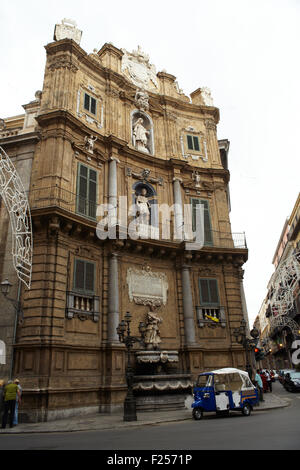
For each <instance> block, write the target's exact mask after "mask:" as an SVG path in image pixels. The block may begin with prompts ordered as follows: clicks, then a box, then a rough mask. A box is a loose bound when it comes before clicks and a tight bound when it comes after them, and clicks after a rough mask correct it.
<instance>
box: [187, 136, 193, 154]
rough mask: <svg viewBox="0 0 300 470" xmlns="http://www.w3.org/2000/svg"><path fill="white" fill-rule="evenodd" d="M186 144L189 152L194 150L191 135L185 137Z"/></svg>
mask: <svg viewBox="0 0 300 470" xmlns="http://www.w3.org/2000/svg"><path fill="white" fill-rule="evenodd" d="M187 143H188V148H189V149H190V150H194V147H193V138H192V136H191V135H188V136H187Z"/></svg>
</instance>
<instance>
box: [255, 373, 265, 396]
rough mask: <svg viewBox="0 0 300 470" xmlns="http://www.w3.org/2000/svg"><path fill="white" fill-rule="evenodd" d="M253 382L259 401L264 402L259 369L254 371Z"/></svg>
mask: <svg viewBox="0 0 300 470" xmlns="http://www.w3.org/2000/svg"><path fill="white" fill-rule="evenodd" d="M254 381H255V384H256V386H257V388H258V391H259V401H265V400H264V394H263V383H262V380H261V376H260V373H259V369H257V371H256V374H255V378H254Z"/></svg>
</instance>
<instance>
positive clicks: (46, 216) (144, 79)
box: [0, 24, 248, 420]
mask: <svg viewBox="0 0 300 470" xmlns="http://www.w3.org/2000/svg"><path fill="white" fill-rule="evenodd" d="M65 26H66V25H65V24H62V25H57V27H56V33H55V36H54V37H55V40H54V41H53V42H51V43H50V44H48V45H47V46H46V47H45V49H46V54H47V61H46V67H45V75H44V84H43V89H42V92H41V93H40V94H39V96H38V102H36V103H35V104H36V105H37V106H38V112H37V114H35V115H34V118H33V119H34V120H35V121H34V122H35V124H34V127H33V129H32V131H33V132H34V138H36V141H35V142H34V152H33V154H32V160H31V161H32V167H31V166H30V191H29V201H30V207H31V215H32V222H33V237H34V249H33V267H32V282H31V288H30V290H29V289H25V288H23V290H22V293H21V300H22V321H18V322H17V324H18V325H17V330H16V335H15V339H14V341H13V342H14V375H15V376H18V378H19V379H20V381H21V383H22V386H23V389H24V400H23V410H22V413H23V415H24V419H31V420H47V419H48V420H49V419H54V418H57V417H59V416H61V415H62V416H66V414H68V413H69V414H74V413H79V412H82V411H87V410H88V411H90V412H91V411H95V412H96V411H99V410H100V411H111V410H114V409H115V408H117V407H119V406H122V405H123V401H124V397H125V394H126V389H127V385H126V381H125V368H126V353H125V348H124V345H123V344H122V343H121V342H120V339H119V335H118V333H117V327H118V325H119V323H120V322H121V321H122V320H123V319H124V315H125V313H126V312H127V311H129V312H130V313H131V315H132V325H131V328H132V332H133V333H134V334H135V335H138V334H139V331H138V330H139V325H140V323H141V322H145V321H146V318H147V315H148V313H149V309H150V311H152V312H154V313H155V314H156V315H158V316H159V319H160V322H159V323H160V324H159V344H158V343H157V344H155V347H154V348H153V349H156V347H159V348H160V350H161V351H175V352H176V357H177V358H178V359H177V363H176V371H177V372H178V371H179V372H181V374H183V375H184V376H185V379H188V383H191V382H192V381H193V380H194V378H195V377H196V376H197V374H198V373H200V372H202V371H203V370H210V369H217V368H220V367H227V366H232V367H238V368H245V355H244V350H243V348H242V347H241V346H240V345H239V344H238V343H236V340H235V337H234V335H233V330H234V329H235V328H237V327H239V326H240V322H241V320H242V319H243V318H244V317H245V315H246V313H245V306H244V301H243V289H242V283H243V281H242V278H243V270H242V265H243V264H244V263H245V262H246V261H247V256H248V251H247V247H246V243H245V237H244V235H243V234H242V235H238V234H232V232H231V226H230V217H229V212H230V200H229V189H228V183H229V171H228V148H229V142H228V141H226V140H223V141H220V142H218V139H217V124H218V121H219V111H218V109H217V108H216V107H215V106H214V105H213V102H212V98H211V96H210V93H209V91H208V90H207V89H205V88H202V89H200V88H199V89H197V90H196V91H194V92H193V93H191V97H188V96H186V95H185V94H184V93H183V92H182V91H181V90H180V88H179V87H178V84H177V82H176V77H175V76H173V75H171V74H169V73H167V72H158V73H156V70H155V67H154V66H153V65H152V64H151V63H150V61H149V57H148V56H147V55H146V54H145V53H144V52H143V51H142V50H141V49H140V48H138V49H137V50H136V51H133V52H131V53H130V52H128V51H126V50H124V49H118V48H117V47H115V46H113V45H112V44H104V45H103V46H102V48H101V49H100V50H99V51H94V52H93V53H91V54H87V53H86V52H85V51H84V50H83V49H82V48H81V47H80V45H79V42H80V34H79V33H78V30H77V28H76V27H75V26H74V25H72V24H71V25H69V26H68V28H67V29H66V27H65ZM32 106H33V105H32ZM29 111H30V110H29V109H27V110H26V115H25V117H27V113H28V112H29ZM18 132H19V131H18ZM20 135H21V134H20ZM32 137H33V136H32ZM19 139H22V137H19ZM23 139H24V134H23ZM0 145H2V146H3V148H5V149H6V151H7V152H8V153H10V150H11V149H12V147H10V145H9V142H8V141H7V137H6V136H5V135H3V134H2V135H1V141H0ZM20 171H21V170H20ZM169 208H171V209H170V210H169ZM199 208H201V210H200V211H198V209H199ZM199 213H200V214H201V218H200V220H201V224H200V225H201V228H202V232H201V233H202V238H201V240H200V245H199V243H198V242H199V240H198V239H197V230H196V229H197V228H198V225H197V221H198V218H197V214H199ZM3 217H4V216H3ZM2 225H5V224H4V222H3V224H2ZM195 234H196V235H195ZM195 236H196V239H197V240H196V241H197V243H195ZM4 271H5V270H4ZM4 271H3V270H2V276H4V275H6V276H7V275H8V274H7V273H6V274H4ZM0 339H2V338H0ZM152 346H153V344H152ZM135 349H136V350H138V349H139V346H138V345H135ZM25 415H27V418H26V417H25Z"/></svg>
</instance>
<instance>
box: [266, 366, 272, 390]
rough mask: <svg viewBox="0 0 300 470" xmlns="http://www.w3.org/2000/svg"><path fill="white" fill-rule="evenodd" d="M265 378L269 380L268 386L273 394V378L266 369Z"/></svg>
mask: <svg viewBox="0 0 300 470" xmlns="http://www.w3.org/2000/svg"><path fill="white" fill-rule="evenodd" d="M265 376H266V378H267V385H268V389H269V391H270V392H272V377H271V374H270V372H269V371H268V370H267V369H266V371H265Z"/></svg>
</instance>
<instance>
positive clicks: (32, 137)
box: [0, 131, 41, 147]
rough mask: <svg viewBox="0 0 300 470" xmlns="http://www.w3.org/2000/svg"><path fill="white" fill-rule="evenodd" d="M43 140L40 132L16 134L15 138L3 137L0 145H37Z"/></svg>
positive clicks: (0, 139)
mask: <svg viewBox="0 0 300 470" xmlns="http://www.w3.org/2000/svg"><path fill="white" fill-rule="evenodd" d="M40 138H41V135H40V132H39V131H34V132H28V133H24V134H16V135H13V136H8V137H2V138H0V145H1V146H3V147H5V146H12V145H22V144H24V143H31V142H32V143H37V142H38V141H39V140H40Z"/></svg>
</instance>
